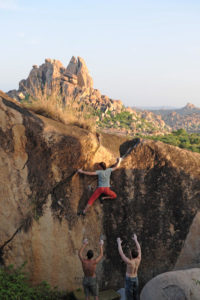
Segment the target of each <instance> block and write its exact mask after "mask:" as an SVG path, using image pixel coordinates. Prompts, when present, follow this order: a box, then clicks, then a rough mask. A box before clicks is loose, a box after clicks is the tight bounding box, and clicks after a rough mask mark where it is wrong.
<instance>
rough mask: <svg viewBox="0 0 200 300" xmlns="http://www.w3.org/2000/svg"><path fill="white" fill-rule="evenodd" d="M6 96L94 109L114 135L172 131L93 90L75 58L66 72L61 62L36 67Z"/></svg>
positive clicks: (152, 116) (150, 116) (149, 115)
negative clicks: (125, 116)
mask: <svg viewBox="0 0 200 300" xmlns="http://www.w3.org/2000/svg"><path fill="white" fill-rule="evenodd" d="M7 94H8V95H9V96H10V97H13V98H15V99H16V100H18V101H22V100H25V99H26V100H28V99H30V98H37V99H40V98H41V97H45V98H48V97H49V96H51V95H54V96H59V97H61V98H62V101H63V102H64V103H65V104H66V105H69V104H70V105H71V106H73V107H74V108H76V109H82V108H83V107H87V108H89V109H92V110H93V112H94V115H95V118H96V121H97V123H98V125H99V126H101V129H105V131H106V130H107V131H109V132H113V133H120V134H127V133H128V134H130V135H135V134H136V133H143V134H153V133H154V134H162V133H168V132H169V131H170V127H168V126H166V124H165V122H164V121H163V120H162V119H161V117H160V116H157V115H155V114H153V113H151V112H142V113H141V112H136V111H135V110H134V109H132V108H130V107H127V108H125V107H124V105H123V103H122V101H120V100H114V99H111V98H109V97H108V96H106V95H102V94H101V93H100V91H99V90H97V89H94V88H93V80H92V77H91V76H90V74H89V71H88V69H87V66H86V64H85V62H84V60H83V59H82V58H81V57H78V58H75V57H74V56H73V57H72V58H71V60H70V62H69V64H68V66H67V68H65V67H64V66H63V65H62V63H61V62H60V61H59V60H55V59H49V58H48V59H45V63H44V64H42V65H41V66H39V67H38V66H37V65H34V66H33V69H32V70H31V72H30V74H29V76H28V78H27V79H23V80H21V81H20V83H19V89H18V91H16V90H12V91H9V92H8V93H7ZM55 98H56V97H55ZM124 112H125V113H128V114H129V116H128V118H129V120H128V124H127V120H121V121H120V118H121V115H120V114H121V113H124ZM99 123H100V124H99Z"/></svg>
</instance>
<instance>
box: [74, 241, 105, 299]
mask: <svg viewBox="0 0 200 300" xmlns="http://www.w3.org/2000/svg"><path fill="white" fill-rule="evenodd" d="M103 244H104V241H103V240H102V239H100V242H99V247H100V254H99V256H98V257H97V258H96V259H92V257H93V255H94V254H93V251H92V250H88V251H87V258H83V251H84V249H85V247H86V246H87V245H88V240H87V239H84V241H83V245H82V247H81V249H80V250H79V252H78V256H79V258H80V260H81V262H82V268H83V273H84V278H83V288H84V292H85V297H86V300H88V299H89V294H92V295H93V296H94V299H95V300H98V299H99V298H98V295H99V287H98V282H97V277H96V267H97V264H98V263H99V262H100V260H101V259H102V257H103Z"/></svg>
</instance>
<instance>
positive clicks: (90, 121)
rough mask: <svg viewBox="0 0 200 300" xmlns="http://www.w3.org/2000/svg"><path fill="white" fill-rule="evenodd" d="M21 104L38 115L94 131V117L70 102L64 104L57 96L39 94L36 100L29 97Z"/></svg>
mask: <svg viewBox="0 0 200 300" xmlns="http://www.w3.org/2000/svg"><path fill="white" fill-rule="evenodd" d="M69 102H70V101H69ZM21 105H22V106H23V107H25V108H27V109H29V110H31V111H33V112H35V113H37V114H39V115H42V116H45V117H47V118H51V119H53V120H56V121H59V122H61V123H63V124H66V125H69V124H71V125H75V126H78V127H80V128H83V129H87V130H89V131H91V132H95V131H96V122H95V119H94V117H93V116H91V115H90V114H89V112H88V111H87V109H84V110H83V111H81V110H80V109H78V108H74V107H73V103H72V102H70V103H69V104H67V105H64V104H63V101H62V99H61V97H59V96H56V95H55V96H54V95H52V96H49V97H48V98H47V97H44V96H40V98H39V99H38V100H34V99H30V100H29V101H24V102H22V103H21Z"/></svg>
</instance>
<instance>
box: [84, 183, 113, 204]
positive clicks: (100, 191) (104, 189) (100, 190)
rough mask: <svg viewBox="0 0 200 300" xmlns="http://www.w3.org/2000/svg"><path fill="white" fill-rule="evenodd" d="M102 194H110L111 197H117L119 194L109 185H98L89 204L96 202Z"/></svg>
mask: <svg viewBox="0 0 200 300" xmlns="http://www.w3.org/2000/svg"><path fill="white" fill-rule="evenodd" d="M101 194H105V195H106V196H109V197H110V198H111V199H115V198H117V194H115V192H113V191H112V190H111V189H110V188H109V187H98V188H97V189H96V190H95V191H94V193H93V194H92V196H91V197H90V199H89V201H88V204H89V205H92V204H93V203H94V201H95V200H96V199H97V198H99V196H100V195H101Z"/></svg>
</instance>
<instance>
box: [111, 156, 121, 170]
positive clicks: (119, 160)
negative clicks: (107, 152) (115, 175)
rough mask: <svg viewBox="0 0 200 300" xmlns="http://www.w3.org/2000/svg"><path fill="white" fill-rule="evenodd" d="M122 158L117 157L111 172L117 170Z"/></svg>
mask: <svg viewBox="0 0 200 300" xmlns="http://www.w3.org/2000/svg"><path fill="white" fill-rule="evenodd" d="M121 161H122V158H121V157H119V158H117V162H116V163H115V164H114V166H113V167H112V171H115V170H117V168H119V166H120V164H121Z"/></svg>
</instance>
